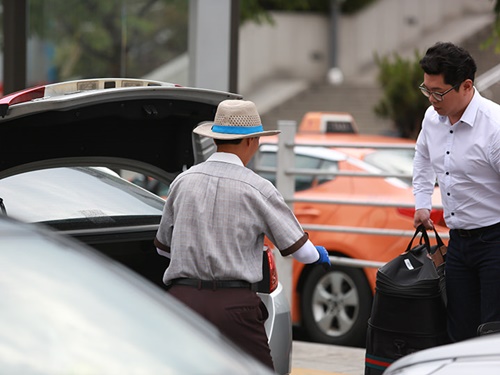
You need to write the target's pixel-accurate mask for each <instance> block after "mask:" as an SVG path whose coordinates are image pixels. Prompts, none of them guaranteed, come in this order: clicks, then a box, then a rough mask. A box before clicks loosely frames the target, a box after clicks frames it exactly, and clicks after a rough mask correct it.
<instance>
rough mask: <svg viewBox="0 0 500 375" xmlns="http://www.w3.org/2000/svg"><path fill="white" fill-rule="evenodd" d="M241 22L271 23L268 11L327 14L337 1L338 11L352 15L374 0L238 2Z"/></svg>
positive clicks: (257, 0) (265, 0) (252, 0)
mask: <svg viewBox="0 0 500 375" xmlns="http://www.w3.org/2000/svg"><path fill="white" fill-rule="evenodd" d="M240 1H241V21H242V22H245V21H253V22H256V23H259V24H260V23H272V22H273V20H272V17H271V15H270V14H269V12H270V11H291V12H318V13H325V14H329V13H330V10H331V6H332V2H333V1H337V4H338V5H339V6H340V11H341V12H342V13H344V14H352V13H355V12H357V11H359V10H360V9H362V8H364V7H366V6H367V5H369V4H371V3H373V2H375V0H240Z"/></svg>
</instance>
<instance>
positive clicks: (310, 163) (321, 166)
mask: <svg viewBox="0 0 500 375" xmlns="http://www.w3.org/2000/svg"><path fill="white" fill-rule="evenodd" d="M276 164H277V161H276V152H267V151H262V152H260V153H259V155H258V167H259V168H260V167H272V168H276ZM295 167H296V168H298V169H316V170H320V171H331V172H333V173H335V172H337V171H338V169H339V167H338V163H337V161H334V160H326V159H322V158H319V157H317V156H309V155H301V154H295ZM258 173H259V174H260V175H261V176H262V177H264V178H266V179H267V180H269V181H271V182H272V183H273V184H274V185H276V173H275V172H263V171H259V172H258ZM334 178H335V175H334V174H332V175H321V176H314V175H300V174H297V175H295V191H302V190H306V189H309V188H311V187H313V186H317V185H319V184H322V183H324V182H327V181H331V180H333V179H334Z"/></svg>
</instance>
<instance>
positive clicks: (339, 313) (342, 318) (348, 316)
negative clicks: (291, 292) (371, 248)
mask: <svg viewBox="0 0 500 375" xmlns="http://www.w3.org/2000/svg"><path fill="white" fill-rule="evenodd" d="M372 300H373V295H372V292H371V289H370V287H369V285H368V281H367V280H366V277H365V275H364V273H363V271H362V270H361V269H355V268H352V267H341V266H332V267H331V269H330V271H327V272H325V270H324V269H323V268H322V267H316V266H314V269H312V270H311V272H310V273H309V275H308V276H307V279H306V280H305V282H304V288H303V290H302V293H301V311H302V323H303V326H304V328H305V331H306V334H307V336H308V338H309V339H311V340H312V341H314V342H321V343H326V344H333V345H342V346H356V347H364V346H365V345H366V329H367V322H368V319H369V317H370V314H371V306H372Z"/></svg>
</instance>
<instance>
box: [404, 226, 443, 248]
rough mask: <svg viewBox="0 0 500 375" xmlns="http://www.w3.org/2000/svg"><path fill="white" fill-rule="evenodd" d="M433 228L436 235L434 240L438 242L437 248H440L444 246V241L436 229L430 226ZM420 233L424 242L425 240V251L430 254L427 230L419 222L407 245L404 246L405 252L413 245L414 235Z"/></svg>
mask: <svg viewBox="0 0 500 375" xmlns="http://www.w3.org/2000/svg"><path fill="white" fill-rule="evenodd" d="M432 229H433V230H434V234H435V236H436V241H437V244H438V249H439V248H441V247H442V246H444V242H443V240H442V239H441V237H439V234H438V232H437V231H436V228H434V227H433V228H432ZM419 233H421V234H422V238H423V239H424V242H425V247H426V249H427V252H428V253H429V254H431V243H430V241H429V236H428V235H427V230H426V229H425V227H424V226H423V225H422V224H420V225H419V226H418V227H417V229H415V233H414V234H413V237H412V239H411V240H410V242H409V243H408V247H407V248H406V251H405V252H406V253H407V252H409V251H410V250H411V248H412V247H413V240H414V239H415V237H416V236H417V234H419Z"/></svg>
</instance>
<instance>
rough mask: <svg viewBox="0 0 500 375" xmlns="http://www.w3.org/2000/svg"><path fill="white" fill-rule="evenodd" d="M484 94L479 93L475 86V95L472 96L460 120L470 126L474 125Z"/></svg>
mask: <svg viewBox="0 0 500 375" xmlns="http://www.w3.org/2000/svg"><path fill="white" fill-rule="evenodd" d="M481 98H482V96H481V95H480V94H479V92H478V91H477V89H476V88H475V87H474V96H473V97H472V99H471V101H470V103H469V105H468V106H467V108H465V111H464V113H463V114H462V118H461V119H460V121H462V122H463V123H466V124H467V125H469V126H471V127H472V126H474V121H475V119H476V115H477V111H478V110H479V103H480V101H481Z"/></svg>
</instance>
